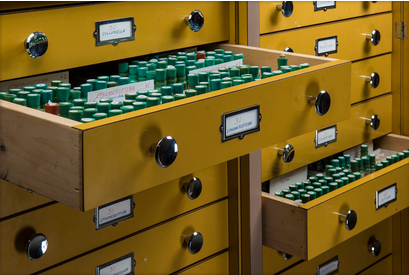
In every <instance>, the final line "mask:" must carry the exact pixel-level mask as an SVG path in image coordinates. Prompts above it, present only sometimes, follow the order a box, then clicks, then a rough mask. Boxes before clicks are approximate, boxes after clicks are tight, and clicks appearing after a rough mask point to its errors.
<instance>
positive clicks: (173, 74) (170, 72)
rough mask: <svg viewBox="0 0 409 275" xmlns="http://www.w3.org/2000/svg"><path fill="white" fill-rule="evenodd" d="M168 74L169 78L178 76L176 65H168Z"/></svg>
mask: <svg viewBox="0 0 409 275" xmlns="http://www.w3.org/2000/svg"><path fill="white" fill-rule="evenodd" d="M166 75H167V78H174V77H176V67H174V66H168V67H167V68H166Z"/></svg>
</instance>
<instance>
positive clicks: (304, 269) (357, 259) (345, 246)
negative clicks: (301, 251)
mask: <svg viewBox="0 0 409 275" xmlns="http://www.w3.org/2000/svg"><path fill="white" fill-rule="evenodd" d="M375 241H379V242H380V243H381V251H380V253H379V254H378V256H373V255H372V252H370V251H369V250H368V243H374V242H375ZM370 247H372V246H370ZM390 253H392V218H388V219H386V220H384V221H382V222H380V223H378V224H376V225H374V226H373V227H371V228H369V229H367V230H365V231H364V232H362V233H360V234H358V235H356V236H354V237H353V238H351V239H349V240H348V241H346V242H343V243H341V244H339V245H337V246H336V247H334V248H331V249H329V250H327V251H325V253H322V254H321V255H319V256H317V257H315V258H314V259H312V260H310V261H305V262H303V263H301V264H299V265H297V266H295V267H293V268H290V269H289V270H288V271H285V272H283V273H281V274H285V275H299V274H315V272H317V269H318V267H319V266H322V267H324V266H326V267H327V268H329V266H330V265H329V262H328V261H331V259H334V257H338V263H339V266H338V273H337V274H345V275H349V274H357V273H358V272H360V271H361V270H363V269H365V268H367V267H368V266H370V265H372V264H374V263H375V262H376V261H379V260H380V259H382V258H383V257H385V256H387V255H388V254H390ZM323 270H324V268H322V269H321V271H323ZM383 270H384V269H383ZM391 271H392V269H391V268H390V269H389V272H384V273H367V274H371V275H372V274H383V275H385V274H392V273H391ZM318 274H319V273H318Z"/></svg>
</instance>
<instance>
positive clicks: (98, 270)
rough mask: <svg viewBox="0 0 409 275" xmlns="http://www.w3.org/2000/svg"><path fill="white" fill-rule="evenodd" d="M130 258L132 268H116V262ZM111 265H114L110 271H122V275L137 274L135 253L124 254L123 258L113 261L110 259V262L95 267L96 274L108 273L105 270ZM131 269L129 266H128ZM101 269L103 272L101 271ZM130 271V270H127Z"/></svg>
mask: <svg viewBox="0 0 409 275" xmlns="http://www.w3.org/2000/svg"><path fill="white" fill-rule="evenodd" d="M128 258H131V265H130V270H115V266H113V265H114V264H116V263H119V262H122V261H124V260H126V259H128ZM109 266H113V267H111V268H110V270H109V271H108V272H109V273H113V274H115V273H121V272H122V273H121V275H134V274H135V266H136V261H135V257H134V253H133V252H131V253H129V254H127V255H125V256H122V257H121V258H118V259H115V260H113V261H110V262H109V263H106V264H103V265H100V266H97V267H96V268H95V275H102V274H107V271H105V270H104V269H105V268H107V267H109ZM128 269H129V267H128ZM101 271H102V272H103V273H101ZM127 271H129V272H127Z"/></svg>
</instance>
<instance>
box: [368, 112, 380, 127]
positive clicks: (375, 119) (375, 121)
mask: <svg viewBox="0 0 409 275" xmlns="http://www.w3.org/2000/svg"><path fill="white" fill-rule="evenodd" d="M366 124H367V125H369V126H371V129H372V130H374V131H376V130H378V128H379V125H381V119H380V118H379V116H378V115H377V114H374V115H372V116H371V118H366Z"/></svg>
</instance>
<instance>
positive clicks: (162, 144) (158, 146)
mask: <svg viewBox="0 0 409 275" xmlns="http://www.w3.org/2000/svg"><path fill="white" fill-rule="evenodd" d="M150 150H151V154H153V155H155V160H156V163H157V164H158V165H159V167H161V168H166V167H169V166H170V165H171V164H172V163H173V162H174V161H175V159H176V157H177V155H178V144H177V143H176V141H175V139H174V138H173V137H171V136H167V137H164V138H162V139H161V140H160V141H159V142H158V143H154V144H152V146H151V148H150Z"/></svg>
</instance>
